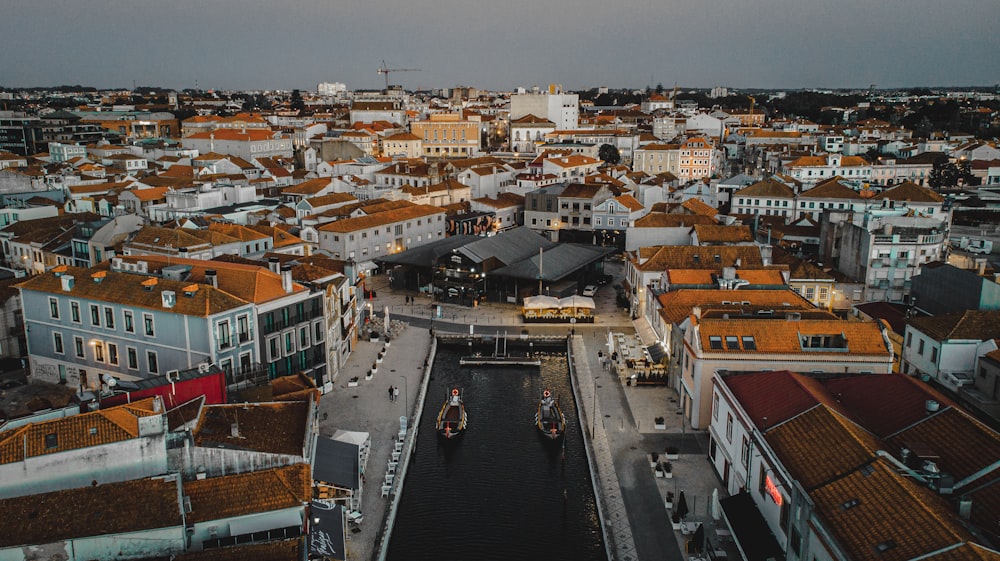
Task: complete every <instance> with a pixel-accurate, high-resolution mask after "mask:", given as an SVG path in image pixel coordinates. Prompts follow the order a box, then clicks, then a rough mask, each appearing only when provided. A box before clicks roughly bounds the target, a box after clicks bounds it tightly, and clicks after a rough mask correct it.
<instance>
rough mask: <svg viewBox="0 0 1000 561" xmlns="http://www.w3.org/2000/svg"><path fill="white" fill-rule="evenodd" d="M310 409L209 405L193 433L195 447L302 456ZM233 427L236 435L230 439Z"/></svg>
mask: <svg viewBox="0 0 1000 561" xmlns="http://www.w3.org/2000/svg"><path fill="white" fill-rule="evenodd" d="M309 410H310V409H309V405H308V403H305V402H288V403H250V404H239V405H210V406H207V407H205V408H204V409H202V414H201V419H200V420H199V421H198V426H197V427H195V429H194V431H193V436H194V442H195V445H197V446H202V447H206V448H233V449H237V450H254V451H257V452H269V453H272V454H284V455H288V456H302V454H303V453H304V448H305V437H306V428H307V427H308V426H309V423H310V422H311V421H312V420H311V419H308V418H307V414H308V412H309ZM233 425H237V427H238V435H237V436H235V437H234V436H233Z"/></svg>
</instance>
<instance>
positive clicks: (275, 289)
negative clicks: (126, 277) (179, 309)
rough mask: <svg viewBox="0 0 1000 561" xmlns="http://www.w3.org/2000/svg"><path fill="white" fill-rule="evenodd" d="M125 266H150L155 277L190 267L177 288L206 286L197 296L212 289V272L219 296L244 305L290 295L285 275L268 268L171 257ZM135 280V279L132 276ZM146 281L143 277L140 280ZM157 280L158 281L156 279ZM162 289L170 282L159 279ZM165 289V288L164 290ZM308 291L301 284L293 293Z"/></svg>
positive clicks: (128, 259) (127, 258) (129, 258)
mask: <svg viewBox="0 0 1000 561" xmlns="http://www.w3.org/2000/svg"><path fill="white" fill-rule="evenodd" d="M121 260H122V262H123V263H138V262H140V261H144V262H146V265H147V270H148V271H149V272H150V273H151V274H158V272H159V271H160V270H162V269H163V268H164V267H168V266H171V265H186V266H188V267H189V271H188V276H187V278H185V279H184V281H183V282H179V283H176V284H179V285H181V286H182V287H183V286H185V285H188V284H190V283H192V282H197V283H200V284H202V285H203V286H202V287H201V289H200V290H198V293H197V294H199V295H200V294H202V293H203V292H206V290H205V289H207V288H212V287H211V286H210V285H207V281H206V279H205V271H207V270H212V271H215V273H216V279H217V280H218V283H219V288H218V289H215V292H219V293H222V294H226V295H228V296H230V297H231V298H232V299H233V300H236V301H241V302H254V303H256V304H261V303H264V302H270V301H272V300H277V299H279V298H283V297H285V296H287V295H288V293H287V292H285V289H284V287H283V286H282V284H281V275H280V274H278V273H274V272H272V271H271V270H270V269H268V268H267V267H264V266H258V265H244V264H240V263H220V262H218V261H204V260H201V259H186V258H181V257H170V256H166V255H123V256H121ZM132 276H135V275H132ZM140 278H142V277H140ZM154 280H155V279H154ZM158 281H159V283H160V285H161V286H162V285H163V284H164V283H166V282H173V281H167V280H165V279H158ZM164 289H165V287H164ZM306 290H308V289H307V288H306V287H304V286H302V285H301V284H298V283H295V282H293V283H292V293H293V294H296V293H299V292H303V291H306ZM182 300H190V298H180V297H178V299H177V301H178V302H181V301H182Z"/></svg>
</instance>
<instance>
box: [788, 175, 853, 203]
mask: <svg viewBox="0 0 1000 561" xmlns="http://www.w3.org/2000/svg"><path fill="white" fill-rule="evenodd" d="M842 180H843V178H842V177H840V176H839V175H838V176H836V177H831V178H830V179H827V180H825V181H820V182H819V183H817V184H816V186H815V187H813V188H812V189H809V190H808V191H804V192H803V193H802V194H800V195H799V197H800V198H801V197H808V198H813V199H852V200H861V198H862V197H861V195H860V194H859V193H858V192H857V191H855V190H854V189H851V188H850V187H848V186H846V185H844V184H843V183H841V181H842Z"/></svg>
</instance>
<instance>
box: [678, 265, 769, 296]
mask: <svg viewBox="0 0 1000 561" xmlns="http://www.w3.org/2000/svg"><path fill="white" fill-rule="evenodd" d="M666 275H667V280H669V282H670V284H671V285H715V286H718V283H717V279H718V278H720V277H721V276H722V269H721V268H719V269H667V271H666ZM736 278H738V279H741V280H745V281H747V282H749V283H750V285H749V286H772V287H773V286H784V285H785V277H784V276H782V274H781V271H780V270H778V269H746V268H741V269H739V271H738V272H737V274H736ZM727 292H728V291H727ZM747 292H757V290H748V291H747ZM740 294H742V292H741V293H740ZM728 299H729V300H744V298H743V297H742V296H741V295H736V296H733V295H732V294H730V298H728Z"/></svg>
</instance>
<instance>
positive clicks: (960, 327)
mask: <svg viewBox="0 0 1000 561" xmlns="http://www.w3.org/2000/svg"><path fill="white" fill-rule="evenodd" d="M907 324H909V325H911V326H912V327H913V328H914V329H917V330H918V331H920V332H921V333H924V334H926V335H929V336H930V337H933V338H934V340H935V341H948V340H952V339H972V340H978V341H986V340H989V339H1000V311H996V310H993V311H986V312H980V311H977V310H966V311H964V312H956V313H953V314H944V315H940V316H917V317H914V318H911V319H910V320H908V321H907Z"/></svg>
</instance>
